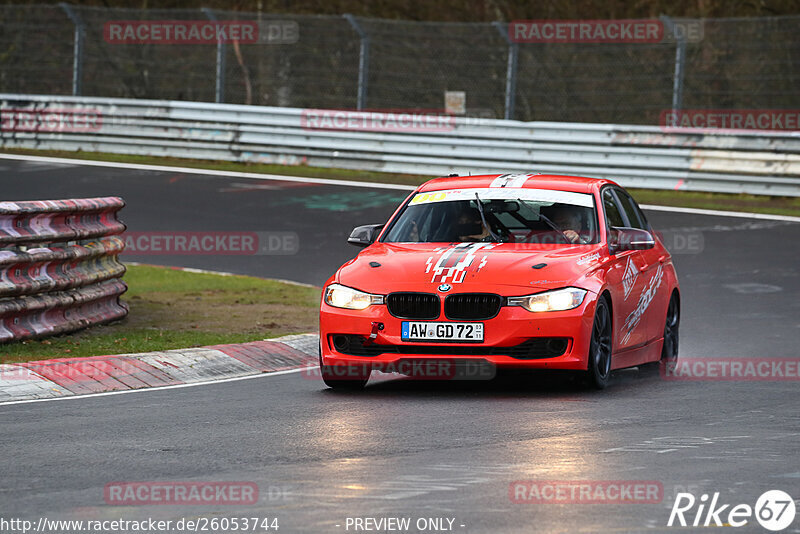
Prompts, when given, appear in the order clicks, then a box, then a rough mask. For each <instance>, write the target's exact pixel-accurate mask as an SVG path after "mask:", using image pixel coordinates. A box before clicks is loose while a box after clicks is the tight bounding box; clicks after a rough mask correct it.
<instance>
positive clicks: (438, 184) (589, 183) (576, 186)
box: [419, 173, 617, 193]
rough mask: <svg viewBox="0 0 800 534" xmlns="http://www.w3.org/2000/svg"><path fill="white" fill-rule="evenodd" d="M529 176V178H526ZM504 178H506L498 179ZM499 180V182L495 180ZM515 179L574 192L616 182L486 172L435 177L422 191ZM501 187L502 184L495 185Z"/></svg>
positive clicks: (531, 186) (535, 186)
mask: <svg viewBox="0 0 800 534" xmlns="http://www.w3.org/2000/svg"><path fill="white" fill-rule="evenodd" d="M525 176H528V178H527V179H526V178H524V177H525ZM500 178H504V179H505V180H498V179H500ZM496 180H498V181H497V182H495V181H496ZM506 180H507V181H508V182H510V181H512V180H513V181H515V182H517V183H515V184H514V185H513V187H524V188H526V189H553V190H557V191H571V192H573V193H592V192H593V191H595V190H596V189H599V188H600V187H602V186H603V185H605V184H614V185H617V184H616V183H615V182H613V181H611V180H608V179H605V178H587V177H585V176H560V175H557V174H535V173H520V174H484V175H480V176H448V177H446V178H435V179H433V180H429V181H427V182H425V183H424V184H422V185H421V186H420V188H419V191H420V192H425V191H442V190H446V189H464V188H473V187H491V186H492V184H493V183H495V184H501V183H503V182H504V181H506ZM494 187H500V185H494Z"/></svg>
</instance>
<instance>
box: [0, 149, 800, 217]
mask: <svg viewBox="0 0 800 534" xmlns="http://www.w3.org/2000/svg"><path fill="white" fill-rule="evenodd" d="M0 159H10V160H18V161H35V162H42V163H62V164H67V165H84V166H87V167H111V168H115V169H136V170H145V171H156V172H179V173H184V174H200V175H204V176H229V177H233V178H250V179H255V180H276V181H282V182H300V183H308V184H320V185H341V186H347V187H364V188H368V189H395V190H399V191H413V190H414V189H416V188H415V187H414V186H413V185H401V184H384V183H377V182H359V181H356V180H332V179H328V178H306V177H301V176H284V175H280V174H261V173H257V172H235V171H217V170H212V169H195V168H191V167H173V166H171V165H145V164H140V163H117V162H114V161H94V160H84V159H71V158H52V157H48V156H28V155H23V154H2V153H0ZM432 178H433V177H432ZM641 207H642V209H646V210H652V211H670V212H673V213H691V214H696V215H713V216H717V217H736V218H740V219H763V220H769V221H789V222H800V217H792V216H790V215H771V214H766V213H751V212H733V211H720V210H707V209H698V208H681V207H676V206H657V205H652V204H642V205H641Z"/></svg>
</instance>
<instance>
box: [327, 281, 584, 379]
mask: <svg viewBox="0 0 800 534" xmlns="http://www.w3.org/2000/svg"><path fill="white" fill-rule="evenodd" d="M595 302H596V296H595V295H594V294H592V293H591V292H590V293H587V295H586V298H585V299H584V302H583V303H582V304H581V305H580V306H578V307H577V308H574V309H572V310H567V311H559V312H539V313H532V312H529V311H527V310H526V309H524V308H522V307H519V306H503V307H502V308H501V309H500V312H499V313H498V314H497V316H495V317H493V318H492V319H488V320H484V321H449V320H447V319H445V318H444V317H440V318H439V319H436V320H433V321H430V322H481V323H483V324H484V341H483V342H482V343H452V342H409V341H403V340H402V339H401V334H400V331H401V323H402V322H403V321H404V320H408V319H400V318H397V317H394V316H392V315H391V314H390V313H389V311H388V310H387V307H386V306H385V305H372V306H370V307H368V308H367V309H365V310H347V309H341V308H334V307H332V306H329V305H327V304H325V303H324V302H323V303H322V305H321V310H320V345H321V350H322V353H321V354H322V363H323V364H324V365H326V366H355V367H360V368H362V369H372V370H388V371H397V372H404V371H403V370H404V369H409V362H411V363H414V364H417V365H419V362H423V364H424V362H426V361H427V362H428V363H430V362H431V361H437V362H441V361H445V362H456V361H457V362H460V363H465V362H466V363H469V362H477V361H481V362H488V363H489V364H491V365H492V366H494V367H497V368H518V369H566V370H585V369H586V368H587V357H588V353H589V341H590V334H591V327H592V323H593V319H594V308H595ZM381 325H382V326H381ZM370 334H375V337H374V339H372V340H371V341H366V340H367V339H369V337H370ZM344 337H347V338H348V340H349V342H351V343H348V344H347V346H346V347H344V346H343V345H345V343H343V342H342V339H343V338H344ZM553 339H555V340H559V343H563V345H562V346H564V350H563V352H560V351H559V350H558V348H560V345H559V343H556V344H555V345H553V344H550V345H547V341H548V340H553ZM337 341H338V343H337ZM361 342H363V345H364V346H363V347H362V345H361ZM527 346H531V347H533V350H532V351H530V353H529V354H527V355H525V354H522V353H523V352H525V351H524V350H521V349H520V347H522V348H525V347H527ZM514 347H516V350H514V349H512V348H514ZM537 347H539V348H538V349H537ZM541 347H545V348H548V347H549V348H551V349H552V348H555V349H556V350H555V352H560V353H559V354H558V355H552V353H553V352H554V351H553V350H544V351H542V350H541ZM434 368H435V367H434V366H431V369H434ZM404 374H405V373H404Z"/></svg>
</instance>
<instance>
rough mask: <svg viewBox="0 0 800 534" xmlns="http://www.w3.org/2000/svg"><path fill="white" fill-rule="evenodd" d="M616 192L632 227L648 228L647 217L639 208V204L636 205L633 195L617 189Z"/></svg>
mask: <svg viewBox="0 0 800 534" xmlns="http://www.w3.org/2000/svg"><path fill="white" fill-rule="evenodd" d="M616 192H617V198H619V203H620V204H621V205H622V209H623V211H625V215H627V216H628V221H630V225H631V227H632V228H639V229H640V230H647V219H645V218H644V214H643V213H642V212H641V211H640V210H639V206H637V205H636V202H634V200H633V199H632V198H631V196H630V195H629V194H628V193H626V192H625V191H620V190H619V189H617V191H616Z"/></svg>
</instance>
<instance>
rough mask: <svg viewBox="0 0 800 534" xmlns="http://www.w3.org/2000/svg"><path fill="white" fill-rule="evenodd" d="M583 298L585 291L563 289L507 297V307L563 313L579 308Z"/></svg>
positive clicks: (574, 288) (573, 288)
mask: <svg viewBox="0 0 800 534" xmlns="http://www.w3.org/2000/svg"><path fill="white" fill-rule="evenodd" d="M585 296H586V290H585V289H580V288H578V287H565V288H564V289H554V290H553V291H545V292H544V293H537V294H535V295H526V296H524V297H508V305H509V306H522V307H523V308H525V309H526V310H528V311H531V312H546V311H563V310H571V309H572V308H577V307H578V306H580V305H581V302H583V298H584V297H585Z"/></svg>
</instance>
